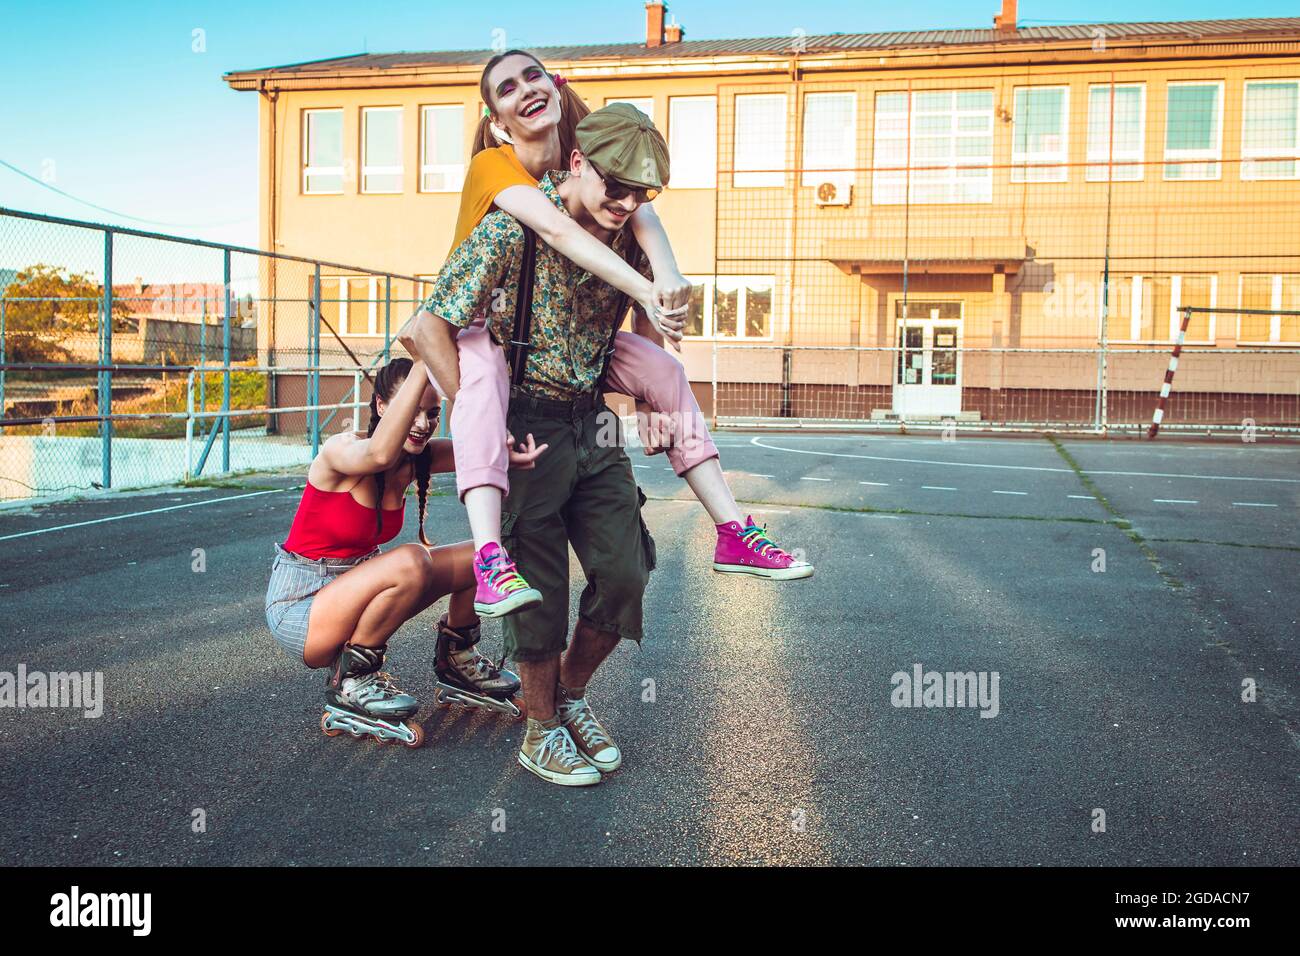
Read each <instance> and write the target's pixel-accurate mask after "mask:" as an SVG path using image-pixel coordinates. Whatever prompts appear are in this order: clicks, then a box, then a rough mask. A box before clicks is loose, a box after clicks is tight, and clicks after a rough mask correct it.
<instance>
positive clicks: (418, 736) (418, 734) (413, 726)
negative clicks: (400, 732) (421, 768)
mask: <svg viewBox="0 0 1300 956" xmlns="http://www.w3.org/2000/svg"><path fill="white" fill-rule="evenodd" d="M406 726H407V727H409V728H410V730H411V733H413V734H415V739H414V740H403V741H402V745H403V746H405V747H410V748H411V749H412V750H415V749H416V748H417V747H419V746H421V745H422V744H423V743H424V728H423V727H421V726H420V725H419V724H417V723H414V722H412V723H408V724H407V725H406Z"/></svg>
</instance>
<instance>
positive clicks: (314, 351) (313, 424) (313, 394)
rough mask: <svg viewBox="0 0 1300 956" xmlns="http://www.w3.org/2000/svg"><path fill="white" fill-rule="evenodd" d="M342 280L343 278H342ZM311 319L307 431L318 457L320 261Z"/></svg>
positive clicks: (309, 328)
mask: <svg viewBox="0 0 1300 956" xmlns="http://www.w3.org/2000/svg"><path fill="white" fill-rule="evenodd" d="M340 281H342V280H340ZM311 300H312V305H311V321H310V324H309V325H308V329H307V361H308V363H309V364H310V365H311V371H309V372H308V373H307V404H308V405H309V406H311V411H309V412H308V413H307V431H308V432H309V433H310V441H311V456H312V458H315V457H316V453H317V452H319V451H320V411H319V410H317V408H316V406H317V405H319V404H320V263H319V262H318V263H316V281H315V282H314V283H312V294H311Z"/></svg>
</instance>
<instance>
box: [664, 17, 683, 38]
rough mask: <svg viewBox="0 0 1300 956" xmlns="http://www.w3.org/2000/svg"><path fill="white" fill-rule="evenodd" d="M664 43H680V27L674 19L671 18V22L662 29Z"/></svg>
mask: <svg viewBox="0 0 1300 956" xmlns="http://www.w3.org/2000/svg"><path fill="white" fill-rule="evenodd" d="M664 42H665V43H681V42H682V25H681V24H680V23H678V22H677V18H676V17H673V19H672V22H671V23H669V24H668V25H667V26H665V27H664Z"/></svg>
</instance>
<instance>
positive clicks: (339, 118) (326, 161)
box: [302, 110, 343, 195]
mask: <svg viewBox="0 0 1300 956" xmlns="http://www.w3.org/2000/svg"><path fill="white" fill-rule="evenodd" d="M302 191H303V192H304V193H310V194H313V195H329V194H334V195H337V194H338V193H341V192H343V111H342V110H304V111H303V114H302Z"/></svg>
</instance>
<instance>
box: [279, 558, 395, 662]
mask: <svg viewBox="0 0 1300 956" xmlns="http://www.w3.org/2000/svg"><path fill="white" fill-rule="evenodd" d="M378 554H379V549H378V548H375V550H373V551H371V552H370V553H369V554H363V555H361V557H359V558H320V559H319V560H313V559H312V558H304V557H303V556H302V555H299V554H294V553H293V552H292V551H286V550H284V548H282V547H280V546H279V545H278V544H277V545H276V546H275V561H274V562H273V563H272V564H271V583H270V584H269V585H268V586H267V589H266V625H267V627H269V628H270V629H271V633H272V634H273V635H274V636H275V639H276V641H277V642H278V643H279V645H280V646H281V647H282V648H284V651H285V653H287V654H288V655H289V656H290V657H292V658H294V660H296V661H297V662H298V663H299V664H302V663H305V662H304V661H303V653H304V652H305V650H306V648H307V618H308V617H309V616H310V614H311V602H312V601H313V600H315V598H316V592H318V591H319V590H320V589H321V588H323V587H324V586H325V585H327V584H329V583H330V582H331V581H333V580H334V579H335V578H337V577H338V576H339V575H340V574H342V573H343V572H344V571H347V570H348V569H349V568H355V567H356V566H357V565H358V564H361V563H362V562H363V561H369V560H370V559H371V558H373V557H376V556H377V555H378Z"/></svg>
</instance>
